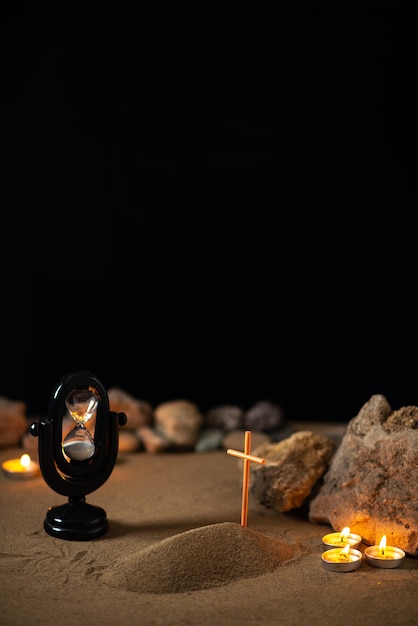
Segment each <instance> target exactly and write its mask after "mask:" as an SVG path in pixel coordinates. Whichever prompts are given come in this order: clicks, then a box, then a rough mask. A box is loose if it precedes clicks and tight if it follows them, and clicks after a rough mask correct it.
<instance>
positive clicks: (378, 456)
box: [309, 395, 418, 556]
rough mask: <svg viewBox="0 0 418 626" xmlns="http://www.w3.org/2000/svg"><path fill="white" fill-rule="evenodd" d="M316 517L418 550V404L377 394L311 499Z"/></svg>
mask: <svg viewBox="0 0 418 626" xmlns="http://www.w3.org/2000/svg"><path fill="white" fill-rule="evenodd" d="M309 519H310V520H311V521H312V522H318V523H328V524H330V525H331V526H332V528H333V529H334V530H335V531H339V530H341V529H342V528H343V527H345V526H349V527H350V529H351V531H352V532H354V533H357V534H359V535H361V537H362V538H363V542H364V543H366V544H369V545H375V544H379V542H380V539H381V538H382V536H383V535H386V538H387V544H388V545H393V546H397V547H399V548H402V549H403V550H405V552H406V553H408V554H409V555H411V556H418V407H415V406H408V407H404V408H401V409H399V410H398V411H392V409H391V407H390V405H389V403H388V402H387V400H386V398H385V397H384V396H382V395H373V396H372V397H371V398H370V400H369V401H368V402H367V403H366V404H365V405H364V406H363V407H362V409H361V410H360V412H359V414H358V415H357V416H356V417H355V418H353V419H352V420H351V421H350V422H349V424H348V426H347V430H346V433H345V435H344V437H343V439H342V441H341V444H340V446H339V448H338V449H337V451H336V453H335V455H334V457H333V458H332V460H331V463H330V466H329V469H328V471H327V473H326V474H325V476H324V479H323V484H322V485H321V487H320V489H319V490H318V493H317V494H316V496H315V497H314V498H313V499H312V500H311V502H310V504H309Z"/></svg>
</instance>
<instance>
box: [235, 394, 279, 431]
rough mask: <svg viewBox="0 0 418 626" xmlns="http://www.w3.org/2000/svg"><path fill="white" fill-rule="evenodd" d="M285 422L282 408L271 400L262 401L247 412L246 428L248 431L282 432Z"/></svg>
mask: <svg viewBox="0 0 418 626" xmlns="http://www.w3.org/2000/svg"><path fill="white" fill-rule="evenodd" d="M283 422H284V417H283V409H282V408H281V407H280V406H278V405H277V404H274V403H273V402H270V401H269V400H260V401H259V402H256V403H255V404H253V406H252V407H250V408H249V409H248V411H247V412H246V414H245V420H244V426H245V428H246V429H248V430H260V431H262V432H271V431H274V430H280V428H282V426H283Z"/></svg>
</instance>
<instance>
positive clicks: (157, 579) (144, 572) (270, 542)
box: [102, 522, 294, 593]
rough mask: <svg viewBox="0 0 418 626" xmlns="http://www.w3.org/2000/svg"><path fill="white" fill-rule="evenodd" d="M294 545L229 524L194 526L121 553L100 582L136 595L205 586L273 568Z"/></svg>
mask: <svg viewBox="0 0 418 626" xmlns="http://www.w3.org/2000/svg"><path fill="white" fill-rule="evenodd" d="M293 557H294V549H293V548H292V547H291V546H290V545H289V544H288V543H286V542H280V541H276V540H274V539H271V538H269V537H266V536H264V535H262V534H260V533H258V532H255V531H253V530H250V529H248V528H245V527H244V526H241V525H240V524H236V523H234V522H224V523H222V524H213V525H209V526H203V527H201V528H195V529H193V530H189V531H187V532H184V533H181V534H179V535H175V536H174V537H169V538H168V539H164V540H162V541H160V542H159V543H158V544H156V545H153V546H151V547H149V548H146V549H145V550H141V551H139V552H137V553H134V554H132V553H131V554H129V555H126V556H123V557H121V558H120V559H119V560H118V561H116V562H115V563H114V564H112V565H111V566H109V567H108V568H107V569H106V571H105V572H104V574H103V577H102V581H103V582H104V583H106V584H108V585H110V586H112V587H117V588H119V589H125V590H129V591H136V592H137V593H181V592H184V591H193V590H197V589H208V588H209V587H217V586H219V585H224V584H227V583H231V582H233V581H234V580H238V579H239V578H251V577H254V576H259V575H261V574H266V573H267V572H271V571H273V570H274V569H275V568H276V567H277V566H278V565H280V564H282V563H284V562H286V561H289V560H290V559H292V558H293Z"/></svg>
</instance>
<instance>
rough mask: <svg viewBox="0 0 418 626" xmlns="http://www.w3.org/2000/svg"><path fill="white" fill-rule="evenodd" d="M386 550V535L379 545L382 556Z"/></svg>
mask: <svg viewBox="0 0 418 626" xmlns="http://www.w3.org/2000/svg"><path fill="white" fill-rule="evenodd" d="M385 548H386V535H383V537H382V538H381V540H380V543H379V550H380V554H381V555H382V556H383V555H384V553H385Z"/></svg>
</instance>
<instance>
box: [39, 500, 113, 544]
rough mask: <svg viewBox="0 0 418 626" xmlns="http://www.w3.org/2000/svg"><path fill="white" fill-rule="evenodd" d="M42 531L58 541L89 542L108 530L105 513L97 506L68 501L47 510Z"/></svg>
mask: <svg viewBox="0 0 418 626" xmlns="http://www.w3.org/2000/svg"><path fill="white" fill-rule="evenodd" d="M44 529H45V530H46V532H47V533H48V534H49V535H52V536H53V537H58V538H60V539H67V540H70V541H71V540H74V541H89V540H90V539H96V538H97V537H100V536H101V535H104V533H105V532H107V530H108V529H109V523H108V521H107V517H106V512H105V511H104V509H102V508H101V507H99V506H93V505H91V504H87V503H86V502H85V500H84V498H83V499H79V500H75V501H74V500H73V499H69V501H68V502H67V504H61V505H59V506H53V507H51V508H50V509H48V512H47V515H46V518H45V520H44Z"/></svg>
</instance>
